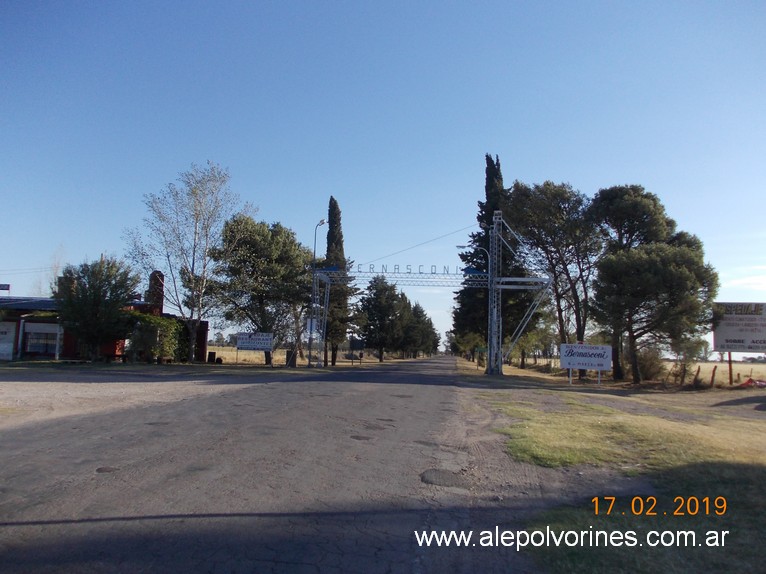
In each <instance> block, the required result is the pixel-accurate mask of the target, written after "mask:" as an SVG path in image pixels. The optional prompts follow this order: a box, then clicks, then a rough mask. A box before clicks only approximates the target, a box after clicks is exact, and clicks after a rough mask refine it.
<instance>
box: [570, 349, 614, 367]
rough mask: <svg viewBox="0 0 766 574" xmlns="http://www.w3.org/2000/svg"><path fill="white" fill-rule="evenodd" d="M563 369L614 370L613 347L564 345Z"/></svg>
mask: <svg viewBox="0 0 766 574" xmlns="http://www.w3.org/2000/svg"><path fill="white" fill-rule="evenodd" d="M561 368H562V369H589V370H592V371H609V370H611V368H612V347H610V346H609V345H567V344H562V345H561Z"/></svg>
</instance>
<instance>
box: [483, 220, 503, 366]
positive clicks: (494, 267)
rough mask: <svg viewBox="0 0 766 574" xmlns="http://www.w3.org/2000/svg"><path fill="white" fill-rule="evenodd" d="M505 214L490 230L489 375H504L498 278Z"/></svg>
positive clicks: (488, 272) (500, 266) (500, 268)
mask: <svg viewBox="0 0 766 574" xmlns="http://www.w3.org/2000/svg"><path fill="white" fill-rule="evenodd" d="M502 231H503V213H502V211H495V212H494V214H493V215H492V227H491V228H490V230H489V265H488V270H487V275H488V276H487V295H488V301H489V304H488V308H487V314H488V317H487V371H486V372H487V374H488V375H501V374H503V352H502V349H503V314H502V296H501V290H500V285H499V282H498V277H499V276H500V274H501V273H502V269H503V244H502Z"/></svg>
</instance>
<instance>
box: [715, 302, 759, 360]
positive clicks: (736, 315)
mask: <svg viewBox="0 0 766 574" xmlns="http://www.w3.org/2000/svg"><path fill="white" fill-rule="evenodd" d="M715 306H716V312H717V313H718V314H719V316H720V321H719V323H718V325H717V326H716V328H715V330H714V331H713V350H714V351H729V352H738V353H763V352H764V351H766V303H715Z"/></svg>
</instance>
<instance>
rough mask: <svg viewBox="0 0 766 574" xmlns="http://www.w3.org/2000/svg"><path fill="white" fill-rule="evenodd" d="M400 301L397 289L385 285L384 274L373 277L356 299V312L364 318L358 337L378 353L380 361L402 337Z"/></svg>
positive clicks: (388, 284) (393, 286) (386, 282)
mask: <svg viewBox="0 0 766 574" xmlns="http://www.w3.org/2000/svg"><path fill="white" fill-rule="evenodd" d="M400 305H401V299H400V297H399V294H398V292H397V290H396V286H395V285H392V284H390V283H388V281H386V278H385V277H384V276H383V275H378V276H377V277H373V278H372V280H371V281H370V283H369V284H368V285H367V289H365V291H364V293H363V294H362V296H361V298H360V300H359V311H360V313H362V314H363V315H364V316H365V320H364V322H363V324H362V326H361V334H362V337H363V338H364V341H365V346H366V347H369V348H371V349H376V350H377V351H378V360H379V361H380V362H383V356H384V354H385V352H386V350H387V349H388V350H390V349H392V348H394V347H395V346H396V345H397V343H398V339H399V337H400V336H401V332H400V326H401V325H400V323H399V322H398V321H397V313H398V311H399V310H400Z"/></svg>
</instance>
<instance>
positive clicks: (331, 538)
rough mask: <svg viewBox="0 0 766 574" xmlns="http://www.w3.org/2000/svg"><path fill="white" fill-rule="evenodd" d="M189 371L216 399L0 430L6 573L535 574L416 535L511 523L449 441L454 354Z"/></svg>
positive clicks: (509, 556)
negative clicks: (482, 492) (322, 366)
mask: <svg viewBox="0 0 766 574" xmlns="http://www.w3.org/2000/svg"><path fill="white" fill-rule="evenodd" d="M73 369H74V367H73ZM77 369H83V368H82V367H77ZM71 372H73V373H75V374H74V375H71V376H72V377H74V379H76V373H77V371H71ZM83 372H85V369H83ZM158 372H159V371H158ZM162 372H163V374H162V375H161V376H160V375H158V376H157V378H156V381H153V380H151V377H148V378H147V375H146V374H143V375H142V384H146V383H147V382H149V383H156V385H163V384H168V382H169V380H170V379H172V378H173V377H169V376H168V375H167V371H162ZM171 372H172V371H171ZM211 372H212V371H211ZM179 373H183V371H179ZM6 376H8V375H6ZM45 376H48V377H53V376H55V375H50V374H49V375H45ZM87 376H89V377H91V378H92V377H93V376H95V375H93V374H89V375H87ZM97 376H101V377H104V381H103V382H104V383H108V382H109V380H108V379H109V376H110V375H109V372H108V371H105V372H104V374H103V375H97ZM184 377H186V378H188V384H189V385H190V386H192V385H201V384H204V385H215V386H216V389H215V392H212V393H202V394H200V393H196V394H195V393H191V394H189V395H188V396H185V397H181V398H179V399H178V400H173V401H169V402H164V403H159V404H144V405H133V406H124V407H121V408H119V409H118V410H114V411H111V412H98V413H93V414H79V415H72V416H65V417H60V418H57V419H53V420H47V421H38V422H31V423H26V424H23V425H20V426H16V427H12V428H5V429H2V430H0V572H3V573H6V572H7V573H19V572H34V573H36V574H37V573H47V572H56V573H62V572H63V573H70V572H72V573H74V572H131V573H133V572H216V573H217V572H226V573H228V572H312V573H313V572H323V573H324V572H360V573H361V572H363V573H365V574H374V573H378V572H380V573H386V572H392V573H399V572H402V573H408V572H414V573H420V572H509V571H514V572H525V571H535V569H534V568H533V567H532V566H530V565H529V564H528V563H526V562H524V557H523V556H521V555H519V554H516V553H515V551H514V550H513V549H507V548H460V549H458V548H434V547H431V548H424V547H419V546H418V545H417V543H416V540H415V536H414V531H416V530H417V531H421V530H430V529H436V530H451V529H466V530H468V529H475V530H477V531H478V530H482V529H489V528H494V526H495V525H496V524H501V527H503V528H512V527H518V526H520V525H519V523H518V521H517V519H516V518H515V517H514V516H509V515H508V512H507V511H506V512H501V510H502V509H498V508H494V507H492V505H491V504H490V505H488V504H486V501H485V500H479V498H480V496H478V495H477V491H476V489H475V488H473V487H474V486H475V484H473V483H472V478H471V477H472V475H471V473H466V472H465V471H466V469H467V468H469V467H471V466H472V465H473V464H475V463H476V461H472V460H471V456H470V449H467V448H455V445H458V446H459V445H460V444H461V441H463V440H464V437H463V438H461V437H462V434H464V429H465V424H466V422H465V421H466V413H465V407H464V405H463V403H464V401H462V400H461V396H463V395H461V392H465V388H466V387H467V385H468V384H467V383H465V382H464V381H461V380H460V378H459V376H458V375H457V373H456V371H455V363H454V359H452V358H448V357H440V358H435V359H432V360H428V361H417V362H402V363H390V364H384V365H375V366H374V367H366V368H357V369H342V370H338V371H330V370H317V371H308V370H306V371H300V372H296V371H284V375H282V374H279V373H277V374H272V373H269V375H268V376H259V375H258V374H257V372H256V373H253V372H250V371H248V370H246V369H241V370H236V371H231V372H227V373H224V372H222V373H221V374H218V375H205V380H204V381H201V380H197V379H198V378H199V377H197V378H195V377H194V376H193V375H184V374H180V375H179V377H177V378H175V379H174V380H173V382H174V383H177V382H178V381H179V380H180V381H184V380H186V379H184ZM91 382H94V384H100V382H101V381H91ZM123 382H124V381H123ZM1 384H2V382H0V385H1ZM30 384H34V383H33V382H30ZM468 386H470V385H468ZM484 450H486V449H484ZM478 462H479V463H481V460H479V461H478ZM479 471H481V469H479ZM477 496H478V497H477Z"/></svg>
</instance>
